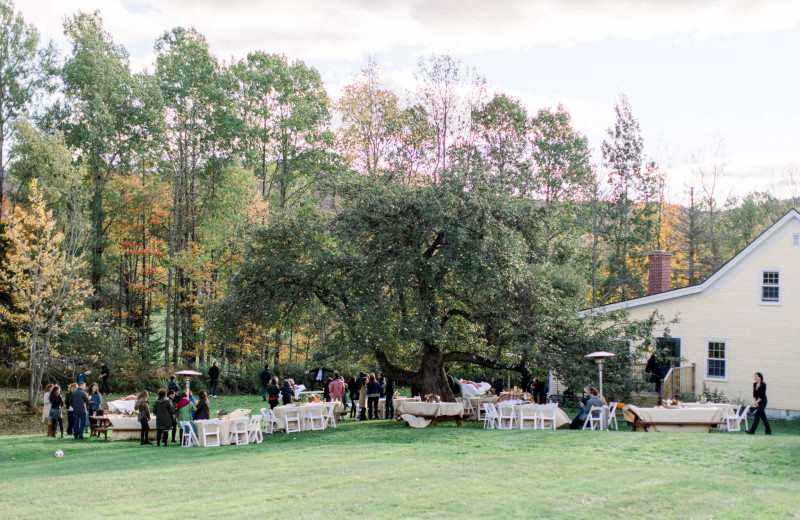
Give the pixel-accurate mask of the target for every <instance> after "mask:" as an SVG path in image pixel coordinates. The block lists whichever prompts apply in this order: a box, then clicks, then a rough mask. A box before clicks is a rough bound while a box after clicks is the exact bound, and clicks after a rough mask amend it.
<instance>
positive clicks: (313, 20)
mask: <svg viewBox="0 0 800 520" xmlns="http://www.w3.org/2000/svg"><path fill="white" fill-rule="evenodd" d="M17 7H18V8H19V9H20V10H22V12H23V15H24V16H25V18H26V20H27V21H29V22H32V23H33V24H34V25H36V26H37V28H38V29H39V31H40V33H41V34H42V36H43V37H44V39H48V40H49V39H52V40H54V41H55V42H56V43H57V44H58V45H59V46H60V47H61V48H62V49H63V51H64V52H67V50H68V47H67V44H66V41H65V40H64V37H63V35H62V32H61V24H62V21H63V19H64V18H65V17H66V16H68V15H70V14H72V13H74V12H76V11H78V10H83V11H92V10H95V9H99V10H100V11H101V13H102V16H103V19H104V23H105V26H106V28H107V29H108V30H109V31H110V32H111V33H112V34H113V36H114V38H115V40H116V41H117V42H118V43H121V44H123V45H124V46H125V47H126V48H127V49H128V51H129V52H130V54H131V63H132V66H133V67H134V68H135V69H137V70H141V69H144V68H146V67H147V68H150V69H151V70H152V68H153V65H152V64H153V62H154V53H153V43H154V41H155V39H156V38H157V37H158V36H159V35H160V34H161V33H163V32H164V31H165V30H167V29H170V28H172V27H176V26H194V27H196V28H197V29H198V30H199V31H200V32H202V33H203V34H204V35H205V36H206V37H207V38H208V41H209V44H210V45H211V49H212V51H213V52H214V53H215V54H216V55H217V56H218V57H219V58H220V59H224V60H230V59H231V57H233V58H236V59H239V58H242V57H244V56H245V55H246V54H247V52H248V51H251V50H256V49H262V50H266V51H268V52H277V53H283V54H286V55H287V56H288V57H289V58H291V59H295V58H299V59H302V60H304V61H305V62H306V63H308V64H309V65H312V66H314V67H316V68H317V69H318V70H319V71H320V72H321V74H322V76H323V78H324V80H325V83H326V86H327V88H328V90H329V92H330V93H331V95H332V96H334V97H336V96H337V94H338V92H339V91H340V89H341V87H342V85H344V84H345V83H346V82H347V81H349V80H350V79H351V78H352V77H353V76H354V75H355V74H357V73H358V71H359V69H360V66H361V65H362V63H363V62H364V60H365V59H366V57H367V56H370V55H374V56H375V57H376V58H377V60H378V63H379V65H380V66H381V68H382V70H383V71H384V77H385V80H386V82H387V83H388V84H389V86H390V87H392V88H393V89H394V90H395V91H396V92H398V93H402V92H404V91H406V90H407V89H412V88H413V87H414V79H413V76H412V72H413V70H414V69H415V67H416V64H417V62H418V60H419V58H420V57H421V56H427V55H430V54H431V53H449V54H451V55H453V56H454V57H456V58H458V59H460V60H461V62H462V64H464V65H467V66H471V67H475V68H476V69H477V71H478V72H479V73H481V74H483V75H484V76H485V77H486V79H487V81H488V83H489V85H490V86H491V87H492V89H494V90H496V91H501V92H505V93H507V94H509V95H511V96H512V97H515V98H517V99H520V100H522V101H523V102H524V103H525V104H526V106H527V107H528V110H529V111H530V112H534V111H535V110H537V109H539V108H542V107H545V106H551V105H555V104H557V103H563V104H564V106H565V107H566V108H567V110H569V112H570V113H571V114H572V116H573V122H574V124H575V126H576V127H577V128H578V129H579V130H580V131H582V132H583V133H585V134H586V135H587V136H588V137H589V140H590V145H591V146H592V147H593V149H595V150H599V148H600V143H601V142H602V139H603V137H604V135H605V130H606V128H608V127H609V126H610V125H612V124H613V120H614V114H613V106H614V103H615V101H616V99H617V97H618V96H619V94H620V93H621V92H624V93H625V94H626V95H627V96H628V98H629V100H630V103H631V106H632V108H633V111H634V114H635V115H636V116H637V117H638V119H639V121H640V125H641V129H642V134H643V136H644V139H645V146H646V150H647V153H648V154H649V155H651V156H652V157H655V158H656V159H657V160H658V161H659V163H660V164H661V165H662V166H663V167H664V168H666V169H667V170H668V171H669V174H670V188H671V191H672V193H673V200H675V201H676V202H677V201H679V198H680V194H681V192H682V191H683V189H684V187H685V186H687V185H688V184H689V183H690V182H691V172H692V171H693V170H694V171H697V169H698V168H705V169H708V168H710V166H711V164H712V163H713V162H714V161H715V160H716V162H717V163H718V164H720V165H724V172H725V174H724V177H723V179H722V181H721V184H722V185H723V188H724V190H723V191H724V193H729V192H730V193H733V194H735V195H744V194H745V193H747V192H749V191H752V190H764V189H769V190H771V191H773V192H774V193H780V194H782V195H785V194H787V193H788V190H789V188H787V187H786V184H785V180H784V179H785V178H786V173H785V172H786V171H787V169H791V168H792V167H794V169H795V171H796V172H800V103H799V102H798V92H800V91H799V90H798V86H799V85H800V67H799V66H798V58H800V26H798V22H799V21H800V2H797V1H794V0H758V1H753V0H746V1H745V0H669V1H662V0H560V1H555V0H554V1H540V0H527V1H524V0H523V1H516V0H505V1H502V2H499V1H498V2H487V1H485V0H480V1H477V0H460V1H457V0H406V1H397V0H394V1H388V0H308V1H306V0H293V1H287V0H284V1H263V0H262V1H258V0H222V1H220V0H59V1H58V2H53V1H52V0H24V1H19V0H17ZM799 184H800V182H799Z"/></svg>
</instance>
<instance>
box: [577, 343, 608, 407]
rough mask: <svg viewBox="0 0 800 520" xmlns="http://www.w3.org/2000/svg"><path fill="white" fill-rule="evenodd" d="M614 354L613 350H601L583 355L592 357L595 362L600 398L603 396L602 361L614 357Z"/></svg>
mask: <svg viewBox="0 0 800 520" xmlns="http://www.w3.org/2000/svg"><path fill="white" fill-rule="evenodd" d="M615 356H616V354H614V353H613V352H606V351H604V350H601V351H599V352H592V353H591V354H586V355H585V356H583V357H588V358H594V360H595V362H596V363H597V370H598V371H599V372H600V388H599V391H600V399H602V398H603V362H604V361H605V359H606V358H609V357H615Z"/></svg>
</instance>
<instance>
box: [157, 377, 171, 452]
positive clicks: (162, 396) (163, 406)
mask: <svg viewBox="0 0 800 520" xmlns="http://www.w3.org/2000/svg"><path fill="white" fill-rule="evenodd" d="M153 413H154V414H155V416H156V429H157V430H158V432H157V433H156V446H161V441H162V440H163V441H164V447H166V446H167V441H168V440H169V430H170V429H171V428H172V416H173V414H174V413H175V411H174V409H173V407H172V401H170V400H169V398H168V397H167V389H166V388H159V389H158V399H157V400H156V403H155V404H154V405H153Z"/></svg>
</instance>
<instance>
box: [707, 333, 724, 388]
mask: <svg viewBox="0 0 800 520" xmlns="http://www.w3.org/2000/svg"><path fill="white" fill-rule="evenodd" d="M706 345H707V348H706V379H722V380H725V379H727V378H728V357H727V356H728V342H727V341H723V340H716V339H715V340H709V341H708V342H707V343H706Z"/></svg>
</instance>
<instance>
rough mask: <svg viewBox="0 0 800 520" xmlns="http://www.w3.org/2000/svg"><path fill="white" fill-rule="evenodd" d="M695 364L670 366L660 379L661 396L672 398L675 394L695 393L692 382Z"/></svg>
mask: <svg viewBox="0 0 800 520" xmlns="http://www.w3.org/2000/svg"><path fill="white" fill-rule="evenodd" d="M694 375H695V364H694V363H692V364H691V365H686V366H683V367H672V368H670V369H669V372H667V375H665V376H664V379H663V380H662V381H661V398H662V399H674V398H675V397H676V396H679V395H683V394H687V393H690V392H691V393H693V394H696V393H697V392H696V387H695V384H694Z"/></svg>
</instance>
